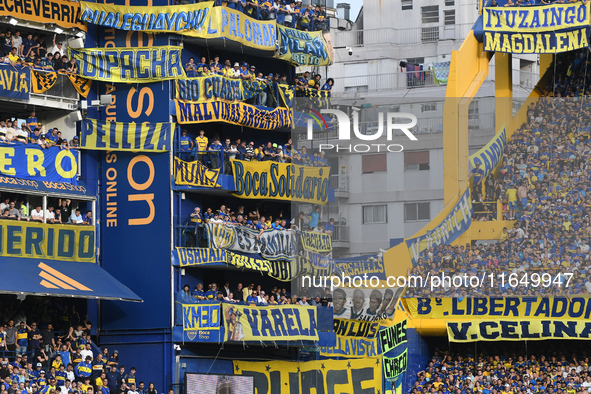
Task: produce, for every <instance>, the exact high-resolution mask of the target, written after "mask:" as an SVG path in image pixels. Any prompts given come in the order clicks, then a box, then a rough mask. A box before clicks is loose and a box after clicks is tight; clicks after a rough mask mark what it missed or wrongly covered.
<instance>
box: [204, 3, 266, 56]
mask: <svg viewBox="0 0 591 394" xmlns="http://www.w3.org/2000/svg"><path fill="white" fill-rule="evenodd" d="M204 38H208V39H209V38H223V39H227V40H230V41H235V42H239V43H240V44H242V45H244V46H246V47H249V48H254V49H260V50H262V51H275V49H276V47H277V44H276V42H275V40H277V24H276V23H275V20H268V21H261V20H257V19H254V18H251V17H249V16H247V15H245V14H244V13H243V12H241V11H238V10H235V9H232V8H228V7H213V8H212V9H211V18H210V20H209V26H208V28H207V36H206V37H204Z"/></svg>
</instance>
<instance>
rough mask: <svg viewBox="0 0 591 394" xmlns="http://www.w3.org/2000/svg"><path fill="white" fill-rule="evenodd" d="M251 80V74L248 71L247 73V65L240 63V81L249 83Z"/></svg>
mask: <svg viewBox="0 0 591 394" xmlns="http://www.w3.org/2000/svg"><path fill="white" fill-rule="evenodd" d="M252 78H253V76H252V74H251V73H250V71H248V63H242V68H241V69H240V79H243V80H245V81H250V80H251V79H252Z"/></svg>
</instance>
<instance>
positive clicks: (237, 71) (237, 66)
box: [228, 62, 242, 79]
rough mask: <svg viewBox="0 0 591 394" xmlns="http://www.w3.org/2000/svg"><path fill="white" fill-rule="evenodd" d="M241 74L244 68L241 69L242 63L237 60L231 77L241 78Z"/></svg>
mask: <svg viewBox="0 0 591 394" xmlns="http://www.w3.org/2000/svg"><path fill="white" fill-rule="evenodd" d="M228 74H230V72H228ZM241 75H242V70H241V69H240V63H238V62H236V63H234V69H233V70H232V74H231V76H230V78H233V79H239V78H240V76H241Z"/></svg>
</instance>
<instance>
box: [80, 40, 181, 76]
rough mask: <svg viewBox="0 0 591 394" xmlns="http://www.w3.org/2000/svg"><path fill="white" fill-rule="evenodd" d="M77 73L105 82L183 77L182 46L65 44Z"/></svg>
mask: <svg viewBox="0 0 591 394" xmlns="http://www.w3.org/2000/svg"><path fill="white" fill-rule="evenodd" d="M68 51H69V57H70V58H71V59H74V60H76V64H77V66H78V72H79V73H80V76H82V77H83V78H86V79H92V80H99V81H106V82H134V83H147V82H157V81H163V80H167V79H178V78H186V77H187V76H186V74H185V69H184V68H183V65H182V62H181V51H182V47H175V46H160V47H151V48H107V49H102V48H101V49H84V48H81V49H73V48H71V47H70V48H68Z"/></svg>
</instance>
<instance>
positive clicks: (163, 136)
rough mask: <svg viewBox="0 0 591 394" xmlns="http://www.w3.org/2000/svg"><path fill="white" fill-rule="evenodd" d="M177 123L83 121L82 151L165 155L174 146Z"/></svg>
mask: <svg viewBox="0 0 591 394" xmlns="http://www.w3.org/2000/svg"><path fill="white" fill-rule="evenodd" d="M173 130H174V123H121V122H108V121H102V120H96V119H88V118H87V119H84V120H83V121H82V138H81V139H80V147H82V148H86V149H99V150H117V151H125V150H126V151H140V152H164V151H169V150H170V147H171V145H172V133H173Z"/></svg>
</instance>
